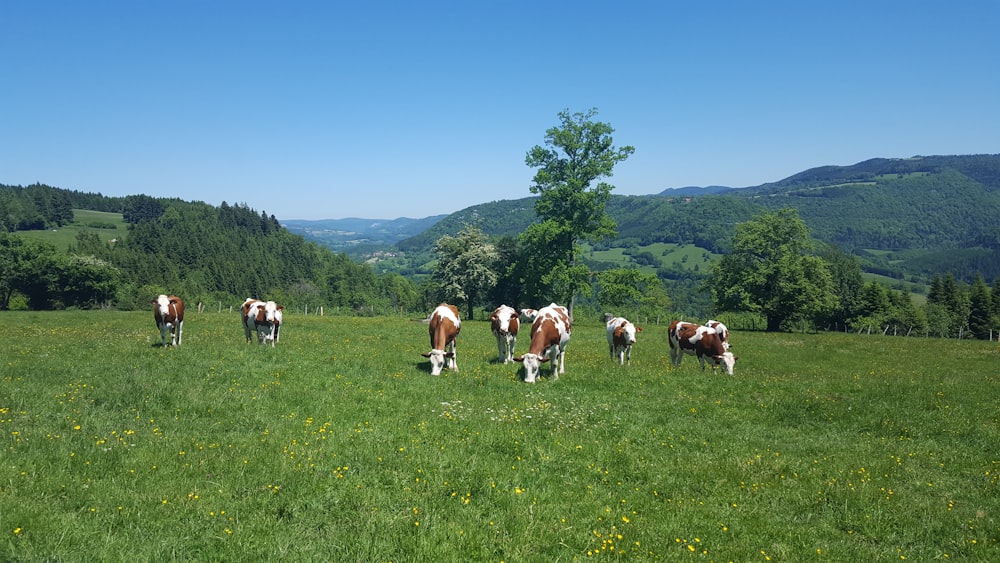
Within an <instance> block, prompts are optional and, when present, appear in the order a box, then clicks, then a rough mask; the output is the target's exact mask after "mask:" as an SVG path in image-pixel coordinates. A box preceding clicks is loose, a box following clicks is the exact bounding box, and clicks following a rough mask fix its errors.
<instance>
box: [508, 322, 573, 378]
mask: <svg viewBox="0 0 1000 563" xmlns="http://www.w3.org/2000/svg"><path fill="white" fill-rule="evenodd" d="M571 329H572V322H571V321H570V318H569V311H567V310H566V307H563V306H561V305H556V304H555V303H552V304H550V305H549V306H547V307H543V308H541V309H539V310H538V313H537V314H536V315H535V322H534V323H532V325H531V344H529V345H528V353H527V354H524V355H523V356H516V357H515V358H514V361H515V362H523V363H524V382H525V383H534V382H535V378H536V377H538V375H539V372H540V371H541V366H542V364H543V363H545V362H548V361H550V360H551V361H552V379H553V380H556V379H559V374H560V373H566V344H568V343H569V337H570V332H571Z"/></svg>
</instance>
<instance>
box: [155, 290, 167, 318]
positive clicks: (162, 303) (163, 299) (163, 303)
mask: <svg viewBox="0 0 1000 563" xmlns="http://www.w3.org/2000/svg"><path fill="white" fill-rule="evenodd" d="M156 307H157V308H158V309H159V310H160V316H161V317H164V318H166V316H167V315H169V314H170V299H169V298H168V297H167V296H166V295H161V296H159V297H157V298H156Z"/></svg>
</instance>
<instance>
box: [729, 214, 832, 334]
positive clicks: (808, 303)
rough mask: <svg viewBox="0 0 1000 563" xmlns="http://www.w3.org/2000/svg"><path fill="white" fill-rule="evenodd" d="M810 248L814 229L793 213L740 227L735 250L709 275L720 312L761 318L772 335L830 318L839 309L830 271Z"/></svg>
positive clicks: (763, 217) (767, 216)
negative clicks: (787, 325) (792, 324)
mask: <svg viewBox="0 0 1000 563" xmlns="http://www.w3.org/2000/svg"><path fill="white" fill-rule="evenodd" d="M810 247H811V242H810V238H809V229H808V228H807V227H806V224H805V222H803V221H802V219H800V218H799V215H798V212H797V211H795V210H794V209H789V208H785V209H781V210H778V211H774V212H769V213H764V214H763V215H759V216H757V217H755V218H753V219H751V220H750V221H747V222H745V223H741V224H739V225H737V226H736V228H735V232H734V233H733V251H732V252H731V253H730V254H727V255H725V256H723V257H722V259H720V260H719V262H718V263H717V264H716V266H715V268H714V269H713V272H712V274H711V276H710V280H709V287H710V288H711V292H712V298H713V300H714V301H715V306H716V308H717V309H719V310H721V311H750V312H756V313H760V314H762V315H764V317H765V318H766V319H767V330H769V331H776V330H780V329H781V328H782V325H785V323H787V322H792V321H797V320H814V319H816V318H817V317H818V316H819V315H822V314H828V313H829V311H830V310H831V309H832V308H833V307H834V306H835V305H836V296H835V294H834V291H833V282H832V280H831V276H830V271H829V267H828V265H827V263H826V262H825V261H824V260H823V259H822V258H820V257H819V256H816V255H814V254H810V253H809V250H810Z"/></svg>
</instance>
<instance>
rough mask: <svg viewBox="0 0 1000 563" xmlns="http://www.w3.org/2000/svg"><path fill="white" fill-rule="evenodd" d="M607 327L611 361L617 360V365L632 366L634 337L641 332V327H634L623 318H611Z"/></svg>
mask: <svg viewBox="0 0 1000 563" xmlns="http://www.w3.org/2000/svg"><path fill="white" fill-rule="evenodd" d="M607 325H608V352H609V353H610V354H611V359H612V360H618V365H625V364H628V365H632V345H633V344H635V335H636V334H637V333H640V332H642V327H641V326H635V325H634V324H632V323H631V322H629V320H628V319H626V318H624V317H612V318H610V319H608V321H607Z"/></svg>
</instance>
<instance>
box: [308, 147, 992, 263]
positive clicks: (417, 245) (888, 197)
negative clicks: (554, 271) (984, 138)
mask: <svg viewBox="0 0 1000 563" xmlns="http://www.w3.org/2000/svg"><path fill="white" fill-rule="evenodd" d="M534 199H535V198H533V197H526V198H521V199H516V200H501V201H493V202H489V203H483V204H479V205H475V206H472V207H469V208H466V209H463V210H461V211H458V212H456V213H453V214H451V215H447V216H435V217H432V218H428V219H427V222H426V223H425V224H420V225H418V224H415V223H414V224H411V225H409V227H411V228H410V229H409V231H408V232H415V231H416V230H418V229H419V228H420V227H423V228H424V230H422V231H420V232H419V233H416V234H413V235H412V236H409V237H403V236H400V237H399V240H398V242H396V249H398V250H400V251H402V252H404V253H408V254H409V255H411V256H412V257H413V258H412V260H411V261H410V267H413V265H414V264H416V263H420V262H421V261H426V260H428V259H429V257H430V252H431V249H432V248H433V244H434V241H435V240H437V239H438V238H440V237H441V236H443V235H446V234H450V235H454V234H456V233H457V232H458V231H459V230H461V229H462V227H463V226H464V225H466V224H474V225H477V226H478V227H479V228H480V229H482V230H483V232H485V233H487V234H489V235H492V236H505V235H515V234H517V233H519V232H521V231H523V230H524V228H525V227H526V226H527V225H529V224H530V223H531V222H533V221H534V220H535V214H534ZM782 207H791V208H794V209H797V210H798V212H799V215H800V216H801V217H802V219H803V220H804V221H805V222H806V224H807V225H808V226H809V228H810V230H811V232H812V234H813V236H814V237H815V238H816V239H817V240H819V241H822V242H826V243H830V244H835V245H837V246H838V247H840V248H842V249H844V250H845V251H847V252H849V253H852V254H854V255H856V256H858V257H859V258H860V259H861V260H862V264H863V267H864V269H865V270H866V271H868V272H870V273H874V274H880V275H885V276H889V277H890V278H894V279H897V280H904V279H909V280H911V281H925V280H927V279H928V278H929V277H930V276H933V275H936V274H941V273H945V272H952V273H954V274H955V275H956V277H958V278H959V279H964V280H971V279H972V278H973V277H974V275H975V274H976V273H977V272H978V273H981V274H982V275H983V276H984V277H985V278H986V279H987V280H991V279H993V278H994V277H996V276H998V275H1000V220H998V219H997V218H998V217H1000V155H960V156H923V157H921V156H917V157H912V158H906V159H886V158H875V159H871V160H866V161H863V162H859V163H857V164H854V165H851V166H822V167H817V168H812V169H809V170H805V171H803V172H800V173H798V174H795V175H793V176H789V177H788V178H785V179H783V180H780V181H777V182H772V183H766V184H762V185H759V186H752V187H746V188H725V187H721V186H714V187H707V188H694V187H687V188H679V189H667V190H664V191H662V192H660V193H659V194H653V195H647V196H619V195H615V196H612V199H611V201H610V202H609V203H608V208H607V209H608V213H609V214H610V215H611V217H612V218H614V219H615V221H616V222H617V223H618V236H617V237H616V238H615V239H613V240H610V241H606V242H604V243H601V244H600V245H598V247H599V248H598V249H599V250H606V249H611V248H619V249H632V250H633V251H634V252H633V253H632V254H633V255H634V254H635V253H636V252H641V251H642V249H643V248H645V247H648V246H650V245H653V244H658V243H659V244H664V243H665V244H674V245H694V246H696V247H699V248H702V249H704V250H705V251H707V252H710V253H716V254H718V253H725V252H727V251H728V249H729V239H730V236H731V233H732V230H733V227H734V226H735V225H736V224H738V223H740V222H743V221H746V220H748V219H750V218H751V217H753V216H754V215H756V214H759V213H761V212H764V211H767V210H773V209H779V208H782ZM372 223H373V224H375V223H378V224H381V223H382V222H376V221H372ZM359 232H360V231H359ZM303 234H305V236H306V237H307V238H310V239H311V240H317V241H318V242H323V240H322V239H320V238H318V237H317V236H316V235H314V234H311V233H303ZM402 234H403V233H402V232H400V233H399V235H402ZM374 238H375V237H371V238H370V240H374ZM664 265H665V264H664ZM665 266H666V265H665Z"/></svg>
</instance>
